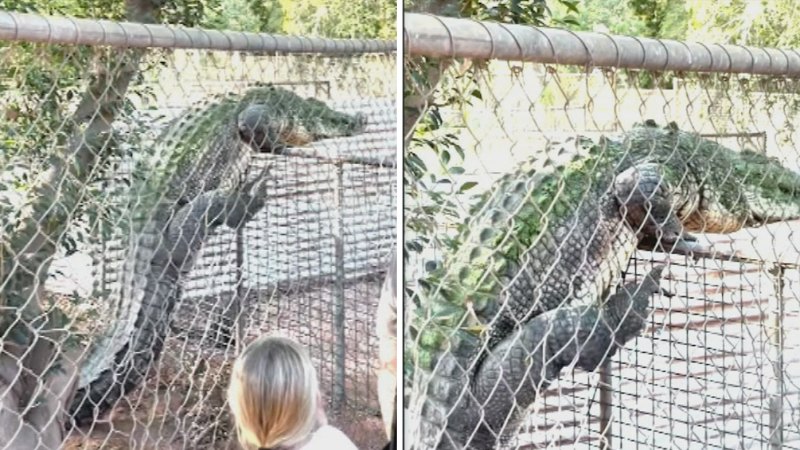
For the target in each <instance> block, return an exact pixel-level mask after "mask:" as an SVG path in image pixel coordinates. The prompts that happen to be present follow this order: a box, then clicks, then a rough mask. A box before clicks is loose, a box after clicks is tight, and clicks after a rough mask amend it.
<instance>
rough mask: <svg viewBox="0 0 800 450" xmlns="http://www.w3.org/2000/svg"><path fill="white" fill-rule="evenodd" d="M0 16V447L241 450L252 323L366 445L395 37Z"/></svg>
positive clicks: (390, 158)
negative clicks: (236, 413)
mask: <svg viewBox="0 0 800 450" xmlns="http://www.w3.org/2000/svg"><path fill="white" fill-rule="evenodd" d="M0 16H2V17H0V20H2V21H6V20H8V21H10V23H11V24H14V25H15V26H16V27H17V28H16V30H13V31H14V33H11V34H4V33H6V31H7V30H6V29H5V28H4V29H3V30H4V31H3V32H0V34H2V36H3V37H4V38H7V39H13V40H16V41H21V42H13V43H9V42H3V44H2V45H3V47H4V52H3V54H2V56H0V58H2V59H3V61H4V63H5V64H6V65H7V66H10V67H14V68H16V69H15V70H9V71H4V73H6V74H7V75H8V76H7V78H6V79H4V80H2V85H3V89H2V92H0V96H2V99H3V104H4V105H5V110H4V111H5V114H4V116H3V118H2V128H3V141H2V143H1V144H0V145H2V146H3V148H2V152H0V209H2V214H3V216H4V217H7V218H9V219H8V220H7V221H6V222H4V223H3V226H2V228H0V230H1V231H0V259H2V269H0V298H2V306H3V316H2V326H3V328H2V330H1V331H2V333H3V334H2V336H3V338H2V342H3V353H2V355H0V359H1V360H2V362H0V365H2V366H3V369H2V372H3V374H2V376H0V378H2V383H3V390H4V394H2V395H3V397H2V402H3V403H2V404H3V408H4V410H3V417H4V419H2V420H4V422H3V424H2V426H0V429H2V431H0V444H2V445H0V447H2V448H33V447H30V446H29V445H35V444H30V443H31V442H38V443H40V444H42V445H45V446H48V447H47V448H61V446H62V445H63V446H66V448H226V447H228V446H234V445H235V433H233V432H232V423H231V418H230V416H229V412H228V405H227V404H226V402H227V400H226V389H227V386H228V382H229V372H230V365H231V363H232V362H233V359H234V358H235V356H236V355H237V354H238V353H239V352H240V351H241V350H242V348H243V347H244V345H246V344H247V343H248V342H250V341H251V340H252V339H253V338H255V337H256V336H258V335H261V334H263V333H276V334H283V335H288V336H290V337H293V338H295V339H297V340H298V341H300V342H301V343H302V344H304V345H305V346H306V347H307V348H308V349H309V352H310V354H311V356H312V360H313V362H314V364H315V367H316V370H317V372H318V377H319V380H320V386H321V390H322V392H323V396H324V399H325V401H326V402H327V403H326V405H327V407H328V408H327V409H328V413H329V418H330V420H331V422H332V423H333V424H334V425H337V426H339V427H340V428H341V429H342V430H343V431H344V432H345V433H346V434H348V435H349V436H350V437H351V439H353V441H355V442H356V443H357V444H358V445H359V446H360V447H362V448H372V447H375V446H377V445H379V444H380V443H382V442H383V441H384V440H385V437H384V434H383V428H382V423H381V421H380V418H379V417H378V416H379V408H378V405H377V399H376V398H377V393H376V380H375V375H374V370H375V368H376V367H377V365H378V361H377V346H378V343H377V338H376V336H375V332H374V314H375V311H376V308H377V301H378V297H379V295H380V284H381V282H382V280H383V277H384V271H385V267H384V266H385V261H386V258H387V257H388V256H389V254H390V253H391V251H392V249H393V246H394V245H395V242H396V239H395V238H394V233H395V231H394V230H395V229H396V227H395V219H396V217H395V209H396V208H395V205H396V203H395V202H396V199H395V186H396V184H395V182H394V180H395V176H396V175H395V174H396V169H395V150H394V148H395V138H394V136H395V133H396V131H395V130H396V126H395V122H396V117H395V106H394V103H395V99H394V97H395V90H396V85H395V83H396V81H395V73H396V72H395V67H396V61H395V53H394V43H392V42H385V41H374V40H329V39H317V38H306V37H285V36H270V35H256V34H247V33H225V32H219V31H211V30H200V29H192V28H181V29H177V28H170V27H164V26H155V25H147V26H143V25H137V24H119V23H112V22H96V21H92V20H78V19H62V18H43V17H40V16H34V15H22V14H13V13H5V12H4V13H2V14H0ZM4 24H5V22H4ZM42 30H47V31H48V33H49V34H47V33H45V35H43V34H42ZM57 42H65V43H64V44H58V43H57ZM87 44H91V45H87ZM156 46H158V47H156ZM26 58H27V59H26ZM9 417H10V418H9ZM7 446H8V447H7Z"/></svg>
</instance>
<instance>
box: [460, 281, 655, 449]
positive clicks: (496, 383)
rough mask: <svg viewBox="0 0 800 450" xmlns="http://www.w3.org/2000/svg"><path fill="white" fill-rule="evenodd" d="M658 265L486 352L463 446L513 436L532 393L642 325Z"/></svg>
mask: <svg viewBox="0 0 800 450" xmlns="http://www.w3.org/2000/svg"><path fill="white" fill-rule="evenodd" d="M662 270H663V266H657V267H655V268H654V269H653V270H652V271H651V272H650V273H649V274H648V275H647V276H646V277H645V279H644V280H643V281H641V282H632V283H628V284H626V285H624V286H623V288H622V289H621V290H620V291H619V292H617V293H615V294H613V295H611V296H609V297H608V298H607V299H606V301H604V302H598V303H596V304H592V305H581V306H573V307H564V308H559V309H555V310H552V311H549V312H547V313H544V314H542V315H539V316H537V317H535V318H534V319H532V320H530V321H529V322H527V323H526V324H524V325H523V326H522V327H521V328H520V329H519V330H518V331H517V332H515V333H514V334H512V335H511V336H509V337H507V338H506V339H504V340H503V341H502V342H501V343H499V344H498V345H497V346H495V347H494V348H493V349H491V350H490V351H489V352H488V355H487V357H486V359H485V360H484V362H483V364H482V365H481V367H480V369H479V370H478V372H477V374H476V376H475V380H474V384H473V393H474V395H475V402H476V405H477V408H479V409H480V410H481V411H483V418H482V421H481V424H480V426H479V428H478V430H477V432H476V433H475V434H474V437H473V438H472V441H471V442H470V443H469V444H468V446H467V447H468V448H475V449H490V448H494V447H495V446H496V445H497V443H498V442H503V441H506V440H508V439H509V438H511V437H513V436H514V434H515V433H516V431H517V430H518V428H519V426H520V424H521V422H522V420H523V419H524V418H525V412H526V410H527V409H528V407H529V406H530V405H531V404H532V403H533V402H534V400H535V399H536V396H537V395H539V394H540V393H541V392H543V391H544V390H545V389H547V387H548V386H549V385H550V383H552V382H553V381H555V380H556V379H557V378H558V377H559V374H560V373H561V370H562V369H564V368H565V367H567V366H570V365H572V364H574V365H575V366H577V367H579V368H581V369H583V370H586V371H593V370H595V369H596V368H597V367H598V366H599V365H600V364H601V363H602V362H603V361H605V360H606V359H607V358H609V357H610V356H612V355H614V353H615V352H616V351H617V349H618V348H619V347H622V346H623V345H625V343H626V342H628V341H629V340H631V339H632V338H634V337H636V336H637V335H638V334H639V333H640V332H641V331H642V330H643V329H644V327H645V324H646V318H647V316H648V315H649V312H650V297H651V296H652V295H653V294H654V293H656V292H659V291H660V290H661V289H660V287H659V281H660V279H661V272H662Z"/></svg>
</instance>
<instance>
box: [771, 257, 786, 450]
mask: <svg viewBox="0 0 800 450" xmlns="http://www.w3.org/2000/svg"><path fill="white" fill-rule="evenodd" d="M784 272H785V267H784V266H783V265H782V264H780V263H776V264H775V265H774V266H773V267H772V268H771V269H770V270H769V274H770V275H771V278H772V282H773V286H774V287H775V303H776V304H775V308H770V309H772V320H771V323H770V324H771V328H772V330H771V332H770V334H769V342H770V344H771V345H772V350H773V354H774V359H773V361H772V371H773V373H774V375H775V389H774V390H773V391H772V392H771V393H770V397H769V431H770V433H769V443H770V448H772V449H776V450H777V449H781V448H783V397H784V395H785V390H786V389H785V386H784V379H783V378H784V373H783V372H784V364H783V341H784V339H783V314H784V306H785V305H784V299H783V285H784V275H785V273H784Z"/></svg>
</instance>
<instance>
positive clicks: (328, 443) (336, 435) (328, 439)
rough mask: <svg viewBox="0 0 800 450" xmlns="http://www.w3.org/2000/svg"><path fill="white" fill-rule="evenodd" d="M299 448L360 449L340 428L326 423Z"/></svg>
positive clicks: (327, 449)
mask: <svg viewBox="0 0 800 450" xmlns="http://www.w3.org/2000/svg"><path fill="white" fill-rule="evenodd" d="M298 450H358V448H357V447H356V446H355V444H353V441H351V440H350V438H348V437H347V435H345V434H344V433H342V432H341V431H340V430H339V429H338V428H334V427H332V426H330V425H325V426H324V427H320V428H319V429H317V431H315V432H314V434H313V435H312V436H311V439H310V440H309V441H308V442H307V443H306V445H304V446H302V447H300V448H299V449H298Z"/></svg>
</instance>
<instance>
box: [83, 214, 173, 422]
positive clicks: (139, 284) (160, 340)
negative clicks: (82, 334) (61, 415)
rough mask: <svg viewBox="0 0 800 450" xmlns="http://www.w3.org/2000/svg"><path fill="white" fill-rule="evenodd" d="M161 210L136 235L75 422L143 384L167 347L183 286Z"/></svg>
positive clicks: (88, 365)
mask: <svg viewBox="0 0 800 450" xmlns="http://www.w3.org/2000/svg"><path fill="white" fill-rule="evenodd" d="M160 209H161V211H160V212H159V213H157V214H156V215H155V217H153V218H152V219H151V220H148V221H147V222H146V224H145V225H144V226H143V227H142V228H141V229H140V231H139V232H138V233H137V234H136V236H135V237H134V238H132V244H133V245H132V246H131V247H130V250H129V252H128V256H127V257H126V259H125V262H124V267H123V269H122V270H121V277H122V281H121V291H120V293H119V297H118V298H117V301H116V302H115V304H114V305H113V311H112V314H111V316H112V317H113V318H114V320H113V323H111V324H110V325H109V327H108V329H107V331H106V333H105V334H104V335H102V336H101V337H99V338H98V340H97V341H95V343H94V347H93V348H92V350H91V353H90V354H89V356H88V357H87V359H86V361H85V363H84V364H83V366H82V370H81V376H80V381H79V385H78V386H79V388H78V391H77V392H76V395H75V396H74V397H73V400H72V403H71V405H70V407H69V415H70V416H71V417H72V420H73V423H74V424H75V425H78V426H82V425H86V424H88V423H91V422H92V421H94V419H95V418H96V417H99V416H102V415H104V414H105V413H106V412H107V411H109V410H110V409H111V408H113V407H114V405H116V403H117V402H118V400H119V399H120V398H121V397H122V396H124V395H125V394H127V393H128V392H130V391H131V390H133V389H135V388H136V387H137V386H139V385H140V384H141V382H142V380H143V379H144V378H145V377H146V376H147V373H148V368H149V367H150V365H151V363H152V362H153V361H154V360H156V359H157V358H158V357H159V355H160V353H161V350H162V348H163V345H164V339H165V337H166V334H167V331H168V325H169V317H170V315H171V312H172V309H173V307H174V304H175V299H176V298H177V296H178V290H179V286H178V276H177V273H175V271H174V269H173V268H171V267H169V264H168V259H167V258H166V257H165V256H164V255H165V254H166V253H165V248H164V242H163V239H162V236H163V229H164V227H165V226H166V222H167V220H166V217H165V216H166V215H167V214H168V213H169V212H168V208H165V207H163V206H162V207H161V208H160Z"/></svg>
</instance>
